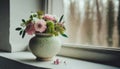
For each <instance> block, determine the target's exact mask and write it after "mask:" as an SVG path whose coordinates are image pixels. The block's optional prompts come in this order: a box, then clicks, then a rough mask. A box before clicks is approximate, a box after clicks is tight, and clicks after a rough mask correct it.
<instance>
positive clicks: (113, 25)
mask: <svg viewBox="0 0 120 69" xmlns="http://www.w3.org/2000/svg"><path fill="white" fill-rule="evenodd" d="M53 1H54V0H53ZM59 4H61V5H57V6H55V5H56V3H55V5H54V2H53V5H54V6H55V7H54V6H53V8H52V10H53V14H56V13H57V14H59V15H60V14H61V13H60V12H59V13H58V12H57V11H58V10H56V8H62V9H63V10H64V15H65V23H66V26H67V34H68V36H69V38H67V39H65V38H64V41H63V42H64V43H68V44H69V43H71V44H83V45H90V46H100V47H114V48H119V45H120V40H119V35H120V34H119V32H120V29H119V22H120V21H119V20H120V16H118V15H119V14H120V12H119V0H64V1H63V2H62V1H60V2H59ZM62 4H63V5H62ZM63 10H62V12H63ZM60 11H61V9H60ZM61 15H62V14H61Z"/></svg>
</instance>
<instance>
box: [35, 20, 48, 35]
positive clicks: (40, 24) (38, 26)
mask: <svg viewBox="0 0 120 69" xmlns="http://www.w3.org/2000/svg"><path fill="white" fill-rule="evenodd" d="M34 27H35V31H37V32H41V33H42V32H44V31H45V30H46V28H47V27H46V22H45V21H44V20H42V19H41V20H38V21H37V22H36V23H35V25H34Z"/></svg>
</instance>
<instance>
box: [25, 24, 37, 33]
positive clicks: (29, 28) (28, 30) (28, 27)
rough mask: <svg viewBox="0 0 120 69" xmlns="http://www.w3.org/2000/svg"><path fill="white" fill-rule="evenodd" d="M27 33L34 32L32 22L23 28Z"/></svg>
mask: <svg viewBox="0 0 120 69" xmlns="http://www.w3.org/2000/svg"><path fill="white" fill-rule="evenodd" d="M25 31H26V33H27V34H28V35H33V34H34V33H35V28H34V24H33V23H29V24H28V25H27V27H26V29H25Z"/></svg>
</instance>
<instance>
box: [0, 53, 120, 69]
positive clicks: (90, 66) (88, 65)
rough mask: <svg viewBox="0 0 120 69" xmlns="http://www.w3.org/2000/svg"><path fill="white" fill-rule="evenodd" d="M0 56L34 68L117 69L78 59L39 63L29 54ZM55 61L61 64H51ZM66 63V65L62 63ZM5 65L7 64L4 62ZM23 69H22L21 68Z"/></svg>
mask: <svg viewBox="0 0 120 69" xmlns="http://www.w3.org/2000/svg"><path fill="white" fill-rule="evenodd" d="M0 56H2V57H5V58H8V59H11V60H15V61H17V62H20V63H24V64H29V65H32V66H36V67H44V68H52V69H119V68H117V67H112V66H108V65H103V64H98V63H92V62H87V61H83V60H78V59H72V58H67V57H61V56H56V57H54V58H53V60H51V61H46V62H41V61H36V60H35V56H34V55H33V54H32V53H31V52H16V53H6V52H0ZM55 59H60V60H61V61H62V62H61V63H60V64H59V65H55V64H53V61H54V60H55ZM63 61H66V64H65V63H63ZM6 63H7V62H6ZM23 68H24V67H23Z"/></svg>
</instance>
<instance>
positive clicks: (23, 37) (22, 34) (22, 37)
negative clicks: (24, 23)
mask: <svg viewBox="0 0 120 69" xmlns="http://www.w3.org/2000/svg"><path fill="white" fill-rule="evenodd" d="M25 34H26V32H25V30H24V31H23V34H22V38H24V36H25Z"/></svg>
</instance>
